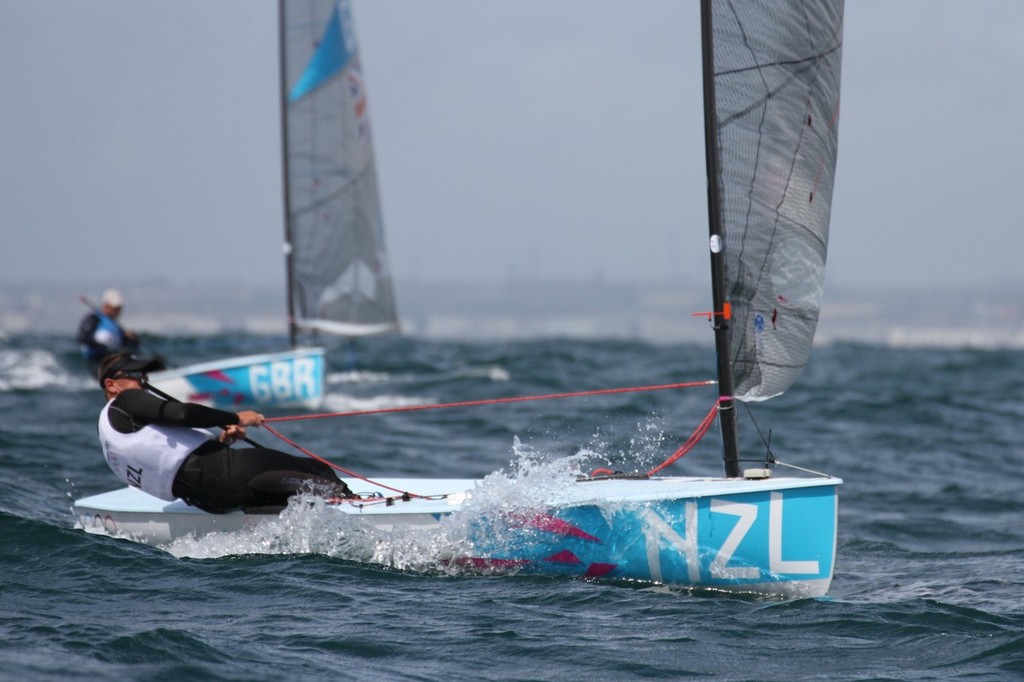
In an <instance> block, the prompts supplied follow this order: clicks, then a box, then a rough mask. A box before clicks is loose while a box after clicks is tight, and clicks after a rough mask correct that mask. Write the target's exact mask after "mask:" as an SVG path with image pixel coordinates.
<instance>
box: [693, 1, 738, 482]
mask: <svg viewBox="0 0 1024 682" xmlns="http://www.w3.org/2000/svg"><path fill="white" fill-rule="evenodd" d="M711 2H712V0H701V3H700V29H701V37H702V45H703V50H702V54H703V63H704V68H703V72H704V148H705V159H706V162H707V176H708V177H707V181H708V230H709V232H710V238H711V239H710V243H711V300H712V306H713V307H712V310H713V314H712V315H711V320H712V325H713V328H714V330H715V353H716V354H717V356H718V392H719V395H720V396H721V398H720V402H719V404H718V423H719V425H720V426H721V429H722V459H723V461H724V463H725V475H726V476H727V477H729V478H737V477H738V476H739V475H740V462H739V436H738V432H737V428H736V400H735V398H733V387H734V384H733V378H732V363H731V362H730V360H729V356H730V352H729V346H730V344H729V325H730V323H731V321H732V320H731V316H730V315H729V307H728V306H729V304H728V301H727V300H726V293H725V256H724V255H723V250H722V249H723V246H724V235H723V234H722V196H721V186H720V185H719V177H720V175H721V173H720V171H721V167H722V166H721V157H720V155H719V149H718V115H717V113H716V109H715V52H714V38H713V37H712V36H713V33H712V30H711V29H712V18H711Z"/></svg>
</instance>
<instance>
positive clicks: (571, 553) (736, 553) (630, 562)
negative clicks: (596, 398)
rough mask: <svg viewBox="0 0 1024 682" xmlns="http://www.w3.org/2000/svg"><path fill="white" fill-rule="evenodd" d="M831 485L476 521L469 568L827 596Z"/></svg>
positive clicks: (832, 533) (833, 505)
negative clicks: (772, 587)
mask: <svg viewBox="0 0 1024 682" xmlns="http://www.w3.org/2000/svg"><path fill="white" fill-rule="evenodd" d="M836 511H837V495H836V487H835V486H834V485H824V486H817V487H812V488H796V489H786V490H774V491H761V492H749V493H741V494H735V495H731V494H727V495H721V496H712V497H701V498H693V499H675V500H663V501H654V502H644V503H641V504H632V503H617V504H614V505H611V504H605V503H601V504H588V505H580V506H572V507H568V508H564V509H557V510H552V511H551V512H550V513H549V514H544V515H535V516H510V517H506V518H503V519H501V520H499V521H495V520H493V519H489V520H486V521H481V522H480V523H479V525H478V526H477V527H476V529H475V530H476V532H475V533H474V535H475V536H476V540H477V547H479V548H481V552H480V554H479V555H478V556H477V557H474V558H473V559H470V560H469V562H470V563H472V564H475V565H478V566H483V567H488V566H489V567H492V568H495V569H511V570H516V571H520V572H524V573H532V574H539V575H571V576H578V577H587V578H603V579H620V580H638V581H650V582H658V583H665V584H671V585H684V586H686V585H691V586H700V587H702V588H712V589H714V588H721V589H727V590H731V591H746V590H749V591H752V592H765V591H766V590H765V586H766V585H767V584H777V585H780V586H785V585H787V584H788V585H790V586H791V588H792V589H785V588H784V589H780V590H767V591H770V592H778V593H782V594H806V595H807V596H815V595H818V594H824V593H825V591H827V589H828V584H829V583H830V582H831V578H832V572H833V563H834V560H835V547H836Z"/></svg>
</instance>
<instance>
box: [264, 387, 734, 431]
mask: <svg viewBox="0 0 1024 682" xmlns="http://www.w3.org/2000/svg"><path fill="white" fill-rule="evenodd" d="M715 383H717V382H715V381H711V380H708V381H688V382H684V383H680V384H657V385H654V386H630V387H627V388H603V389H598V390H594V391H576V392H573V393H548V394H545V395H524V396H518V397H515V398H490V399H487V400H464V401H461V402H455V403H432V404H430V405H406V406H405V407H383V408H380V409H377V410H353V411H351V412H324V413H321V414H294V415H286V416H281V417H267V418H266V420H265V422H292V421H299V420H302V419H327V418H330V417H353V416H356V415H363V414H387V413H390V412H415V411H417V410H440V409H444V408H449V407H476V406H478V405H498V404H501V403H521V402H526V401H528V400H554V399H556V398H580V397H584V396H593V395H611V394H613V393H639V392H641V391H666V390H669V389H673V388H694V387H697V386H713V385H714V384H715Z"/></svg>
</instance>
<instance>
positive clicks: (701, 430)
mask: <svg viewBox="0 0 1024 682" xmlns="http://www.w3.org/2000/svg"><path fill="white" fill-rule="evenodd" d="M715 383H716V382H715V381H710V380H709V381H689V382H684V383H678V384H657V385H653V386H630V387H627V388H606V389H598V390H593V391H575V392H572V393H549V394H545V395H530V396H519V397H514V398H492V399H488V400H465V401H461V402H454V403H432V404H430V405H410V406H405V407H387V408H381V409H377V410H353V411H350V412H326V413H321V414H299V415H288V416H281V417H268V418H267V419H265V420H264V424H263V428H265V429H266V430H267V431H268V432H270V433H272V434H273V435H274V436H276V437H277V438H280V439H281V440H282V441H284V442H285V443H287V444H288V445H291V446H292V447H293V448H295V449H296V450H298V451H300V452H302V453H303V454H304V455H306V456H308V457H312V458H313V459H315V460H317V461H318V462H321V463H323V464H326V465H327V466H329V467H331V468H333V469H337V470H338V471H340V472H342V473H343V474H345V475H347V476H350V477H353V478H358V479H360V480H362V481H366V482H368V483H373V484H374V485H377V486H380V487H382V488H386V489H387V490H392V491H394V492H396V493H401V494H402V495H406V496H409V497H424V496H423V495H415V494H412V493H409V492H408V491H404V490H399V489H397V488H392V487H391V486H386V485H383V484H381V483H379V482H377V481H371V480H370V479H368V478H366V477H365V476H361V475H360V474H357V473H356V472H354V471H349V470H348V469H345V468H343V467H340V466H338V465H337V464H335V463H333V462H331V461H328V460H326V459H324V458H323V457H320V456H319V455H316V454H314V453H312V452H310V451H309V450H307V449H306V448H304V447H302V446H301V445H299V444H298V443H296V442H295V441H293V440H291V439H290V438H288V437H287V436H285V435H284V434H282V433H281V432H280V431H277V430H276V429H274V428H273V427H272V426H270V422H286V421H299V420H303V419H327V418H329V417H352V416H356V415H364V414H385V413H392V412H414V411H417V410H438V409H444V408H451V407H473V406H478V405H496V404H500V403H518V402H525V401H528V400H553V399H556V398H577V397H582V396H595V395H611V394H615V393H637V392H640V391H664V390H669V389H677V388H694V387H697V386H711V385H714V384H715ZM718 404H719V401H717V400H716V401H715V404H714V405H712V406H711V409H710V410H709V411H708V413H707V415H705V417H704V419H702V420H701V422H700V423H699V424H698V425H697V428H696V429H694V431H693V433H692V434H690V437H689V438H687V439H686V442H685V443H683V444H682V445H681V446H680V447H679V449H678V450H676V451H675V452H674V453H672V454H671V455H670V456H669V457H668V459H666V460H665V461H664V462H662V463H661V464H659V465H658V466H656V467H654V468H653V469H651V470H650V471H648V472H647V475H648V476H653V475H654V474H655V473H657V472H659V471H661V470H662V469H664V468H665V467H667V466H669V465H671V464H672V463H673V462H675V461H677V460H678V459H680V458H681V457H683V456H684V455H685V454H686V453H688V452H689V451H690V450H692V449H693V447H694V446H695V445H696V444H697V443H698V442H699V441H700V439H701V438H703V437H704V434H706V433H707V432H708V429H709V428H711V425H712V424H713V423H714V421H715V416H716V415H717V413H718ZM599 471H602V472H603V471H604V470H599ZM595 473H597V472H595ZM370 501H374V500H366V499H363V500H359V503H360V504H365V503H367V502H370ZM379 501H380V502H385V499H383V498H381V499H380V500H379Z"/></svg>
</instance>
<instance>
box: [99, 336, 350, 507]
mask: <svg viewBox="0 0 1024 682" xmlns="http://www.w3.org/2000/svg"><path fill="white" fill-rule="evenodd" d="M158 365H159V363H158V362H157V361H154V360H151V359H146V358H138V357H136V356H134V355H131V354H129V353H117V354H114V355H111V356H109V357H108V358H106V359H105V360H104V361H103V362H102V363H101V365H100V368H99V372H98V375H97V377H98V379H99V382H100V386H101V387H102V388H103V392H104V395H105V396H106V398H107V404H106V405H105V406H104V408H103V410H102V411H101V412H100V419H99V436H100V446H101V447H102V448H103V456H104V458H105V459H106V460H107V464H108V465H109V466H110V468H111V469H112V470H113V471H114V473H115V474H117V476H118V478H120V479H121V480H122V481H124V482H125V483H127V484H128V485H131V486H135V487H136V488H141V489H142V490H143V491H144V492H147V493H149V494H150V495H153V496H154V497H158V498H160V499H161V500H174V499H176V498H180V499H182V500H184V501H185V502H186V503H188V504H189V505H191V506H193V507H198V508H199V509H202V510H203V511H207V512H210V513H213V514H221V513H227V512H230V511H235V510H237V509H253V508H258V507H284V506H285V505H286V504H287V503H288V498H289V497H291V496H292V495H294V494H296V493H299V492H313V493H318V494H323V495H324V496H326V497H351V496H352V492H351V491H350V490H349V488H348V486H347V485H345V483H343V482H342V481H341V480H340V479H339V478H338V476H337V474H335V473H334V470H333V469H331V468H330V467H329V466H327V465H326V464H323V463H321V462H318V461H317V460H314V459H310V458H306V457H296V456H293V455H289V454H287V453H284V452H280V451H278V450H271V449H270V448H263V447H252V448H241V449H234V448H231V447H229V446H230V445H231V444H232V443H234V442H236V441H238V440H241V439H243V438H244V437H245V427H246V426H260V425H261V424H263V415H262V414H260V413H258V412H254V411H251V410H243V411H242V412H238V413H235V412H227V411H224V410H217V409H213V408H210V407H206V406H204V405H197V404H195V403H181V402H177V401H170V400H165V399H163V398H161V397H159V396H156V395H154V394H152V393H150V392H149V391H146V390H145V388H144V385H145V380H146V374H147V373H148V372H150V371H152V370H154V369H155V368H156V367H157V366H158ZM215 427H221V428H223V429H224V431H223V432H222V433H221V434H220V435H219V436H218V435H214V434H213V433H212V432H210V431H207V430H206V429H207V428H215Z"/></svg>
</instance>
